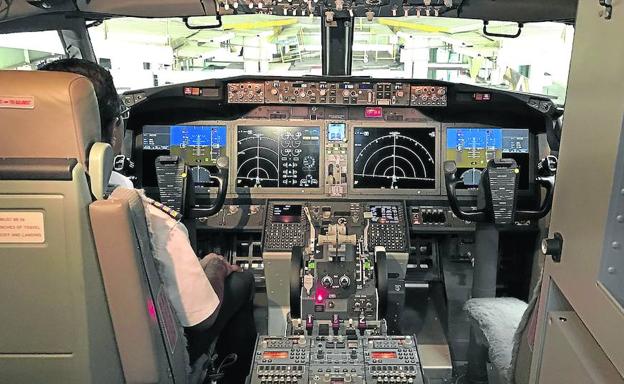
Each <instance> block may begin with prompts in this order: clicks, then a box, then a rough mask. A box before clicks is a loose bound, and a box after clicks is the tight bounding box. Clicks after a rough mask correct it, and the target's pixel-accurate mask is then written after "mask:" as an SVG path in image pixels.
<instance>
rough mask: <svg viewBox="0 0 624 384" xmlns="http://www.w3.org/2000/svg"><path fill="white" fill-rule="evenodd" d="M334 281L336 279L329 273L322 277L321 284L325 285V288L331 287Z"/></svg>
mask: <svg viewBox="0 0 624 384" xmlns="http://www.w3.org/2000/svg"><path fill="white" fill-rule="evenodd" d="M333 283H334V279H332V278H331V276H329V275H325V276H323V278H322V279H321V284H322V285H323V287H325V288H330V287H331V286H332V284H333Z"/></svg>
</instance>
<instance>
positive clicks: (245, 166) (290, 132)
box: [236, 125, 321, 188]
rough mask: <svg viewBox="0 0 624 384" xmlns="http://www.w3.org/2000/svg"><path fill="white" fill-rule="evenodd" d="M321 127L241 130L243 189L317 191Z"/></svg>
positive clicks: (240, 184)
mask: <svg viewBox="0 0 624 384" xmlns="http://www.w3.org/2000/svg"><path fill="white" fill-rule="evenodd" d="M320 135H321V129H320V127H310V126H307V127H306V126H303V127H286V126H251V125H247V126H239V127H238V136H237V140H238V141H237V159H238V169H237V172H236V186H237V187H240V188H254V187H269V188H318V187H319V154H320V141H321V140H320V138H321V136H320Z"/></svg>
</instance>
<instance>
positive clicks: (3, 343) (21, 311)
mask: <svg viewBox="0 0 624 384" xmlns="http://www.w3.org/2000/svg"><path fill="white" fill-rule="evenodd" d="M99 121H100V118H99V114H98V106H97V101H96V98H95V93H94V91H93V86H92V85H91V83H90V81H89V80H87V79H86V78H84V77H82V76H78V75H74V74H69V73H58V72H22V71H0V292H2V294H0V308H4V310H2V311H0V324H1V325H2V326H0V372H1V373H0V376H1V380H0V381H3V382H11V383H43V382H46V383H50V382H58V383H139V382H140V383H173V382H175V383H196V382H200V380H201V377H200V376H201V373H202V369H199V368H198V369H194V370H192V369H191V368H190V367H189V366H188V364H187V361H188V357H187V354H186V350H185V340H184V333H183V330H182V328H181V327H180V326H179V325H178V322H177V319H176V318H175V315H174V313H173V312H172V310H171V308H170V307H169V303H168V301H167V298H166V296H165V295H164V292H163V290H162V289H161V284H160V279H159V278H158V274H157V273H156V268H155V266H154V261H153V259H152V256H151V250H150V248H149V241H147V243H146V239H147V238H148V237H147V236H148V234H147V229H146V226H145V217H144V214H143V213H142V209H143V207H142V205H141V204H140V199H139V198H138V196H137V194H136V191H134V190H123V189H120V190H118V191H116V192H115V193H113V196H112V198H111V199H109V200H101V199H102V198H103V194H104V190H105V187H106V186H107V183H108V179H109V176H110V172H111V167H112V151H111V148H110V146H109V145H108V144H105V143H101V142H99V141H100V123H99ZM98 199H100V200H98ZM94 200H97V201H95V202H94ZM92 230H93V231H94V232H93V233H92ZM146 244H147V246H146ZM205 361H206V360H205V359H203V360H200V361H199V362H198V366H200V365H203V363H204V362H205Z"/></svg>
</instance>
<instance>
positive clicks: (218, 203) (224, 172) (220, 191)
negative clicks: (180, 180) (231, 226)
mask: <svg viewBox="0 0 624 384" xmlns="http://www.w3.org/2000/svg"><path fill="white" fill-rule="evenodd" d="M229 164H230V160H229V159H228V157H227V156H219V158H218V159H217V170H218V171H217V173H216V174H214V175H210V177H211V178H213V179H215V180H216V181H217V185H218V187H217V196H216V198H215V201H214V203H213V204H212V205H209V206H198V205H195V201H194V198H191V199H190V200H189V202H191V203H192V204H189V209H188V212H187V216H188V217H189V218H192V219H197V218H200V217H209V216H213V215H215V214H216V213H217V212H219V211H220V210H221V208H223V204H224V203H225V195H226V194H227V185H228V180H229V175H228V173H229ZM188 190H192V188H187V191H188Z"/></svg>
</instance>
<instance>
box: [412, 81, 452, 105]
mask: <svg viewBox="0 0 624 384" xmlns="http://www.w3.org/2000/svg"><path fill="white" fill-rule="evenodd" d="M446 93H447V88H446V87H444V86H423V85H412V87H411V94H412V98H411V102H410V105H412V106H414V107H446V105H447V95H446Z"/></svg>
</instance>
